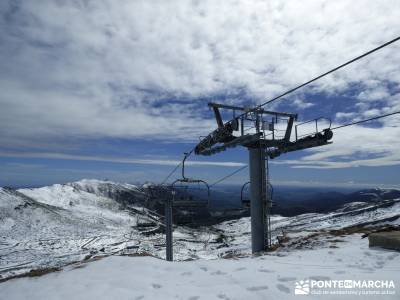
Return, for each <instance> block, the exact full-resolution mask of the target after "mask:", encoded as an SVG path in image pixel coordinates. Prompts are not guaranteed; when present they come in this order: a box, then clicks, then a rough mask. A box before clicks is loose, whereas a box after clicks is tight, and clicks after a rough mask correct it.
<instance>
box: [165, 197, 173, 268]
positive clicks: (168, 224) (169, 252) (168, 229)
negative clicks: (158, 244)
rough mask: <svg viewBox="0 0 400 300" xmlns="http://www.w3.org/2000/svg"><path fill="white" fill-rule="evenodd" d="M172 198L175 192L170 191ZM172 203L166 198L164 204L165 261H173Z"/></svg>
mask: <svg viewBox="0 0 400 300" xmlns="http://www.w3.org/2000/svg"><path fill="white" fill-rule="evenodd" d="M172 193H173V197H174V196H175V195H174V193H175V191H172ZM172 202H173V200H172V199H170V198H169V197H167V200H166V202H165V240H166V241H165V247H166V259H167V261H173V249H172V247H173V245H172V230H173V229H172Z"/></svg>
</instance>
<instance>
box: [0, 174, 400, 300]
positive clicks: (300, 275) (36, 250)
mask: <svg viewBox="0 0 400 300" xmlns="http://www.w3.org/2000/svg"><path fill="white" fill-rule="evenodd" d="M125 198H128V199H138V203H137V204H135V203H130V204H129V205H126V203H125V202H124V199H125ZM145 198H146V196H145V195H144V194H143V192H142V191H141V190H140V189H139V188H137V187H136V186H133V185H128V184H117V183H112V182H104V181H97V180H83V181H79V182H75V183H69V184H63V185H53V186H49V187H43V188H38V189H21V190H17V191H15V190H11V189H6V188H0V280H5V279H9V278H11V277H15V276H19V275H24V274H25V275H26V274H28V272H30V271H31V270H45V271H46V270H49V269H53V268H58V269H60V268H64V269H63V271H62V272H56V273H52V274H48V275H45V276H42V277H39V278H29V277H27V278H21V279H11V280H9V281H5V282H3V283H0V299H28V298H29V299H57V297H58V298H60V299H61V298H62V299H68V298H70V299H91V298H98V299H115V298H121V299H155V298H156V299H161V298H162V299H169V298H178V299H213V298H216V299H244V298H248V299H276V298H278V297H282V298H283V299H287V298H290V297H291V296H293V297H294V294H293V291H294V282H295V281H297V280H302V279H307V278H309V279H310V278H311V279H312V278H320V279H328V278H329V279H332V280H337V279H358V280H361V279H371V280H372V279H382V280H384V279H391V280H395V282H396V284H397V285H396V288H398V287H399V286H400V277H399V274H400V266H399V263H400V256H399V253H398V252H392V251H386V250H382V249H369V248H368V245H367V239H361V238H360V235H359V234H352V235H349V234H350V233H352V232H354V231H351V230H349V229H350V228H354V227H357V228H375V227H377V228H379V227H380V226H383V225H400V199H391V200H381V201H379V202H377V203H366V202H354V203H348V204H346V205H344V206H343V208H342V209H339V210H337V211H333V212H331V213H328V214H316V213H310V214H303V215H299V216H295V217H282V216H272V217H271V225H272V239H273V241H274V242H276V241H277V237H278V236H281V237H284V242H283V244H282V245H281V247H280V248H279V249H277V250H276V251H273V252H269V253H265V254H264V255H262V256H259V257H253V256H252V255H251V245H250V220H249V218H241V219H238V220H232V221H227V222H223V223H220V224H218V225H214V226H204V227H199V228H189V227H184V226H176V227H175V229H174V259H175V260H177V261H176V262H174V263H168V262H165V261H163V260H162V258H164V257H165V244H164V243H165V236H164V234H163V233H162V232H160V231H159V230H158V231H155V232H153V233H149V231H152V230H153V229H159V228H160V225H162V222H161V221H162V220H161V219H160V216H158V215H157V214H155V213H154V212H152V211H150V210H148V209H146V208H143V207H142V206H141V205H140V203H139V202H140V201H144V200H145ZM143 223H145V224H147V225H148V224H150V227H140V226H138V224H143ZM332 230H342V231H343V232H339V233H338V232H336V233H334V232H332ZM355 232H357V231H355ZM127 255H130V256H127ZM132 255H134V256H135V257H132ZM138 255H149V256H140V257H138ZM100 257H106V258H102V259H100V260H98V261H94V262H90V263H89V262H88V260H90V261H92V260H93V259H96V258H100ZM82 263H83V264H82ZM399 293H400V292H399V291H397V296H398V297H399V296H400V294H399ZM176 295H177V297H175V296H176ZM142 296H143V297H142ZM392 296H393V295H386V296H383V295H380V297H379V298H378V299H399V298H392ZM196 297H199V298H196ZM332 297H333V296H332ZM332 297H331V298H332ZM387 297H388V298H387ZM324 298H325V299H329V296H326V295H324ZM333 299H337V298H335V297H333ZM371 299H373V298H371Z"/></svg>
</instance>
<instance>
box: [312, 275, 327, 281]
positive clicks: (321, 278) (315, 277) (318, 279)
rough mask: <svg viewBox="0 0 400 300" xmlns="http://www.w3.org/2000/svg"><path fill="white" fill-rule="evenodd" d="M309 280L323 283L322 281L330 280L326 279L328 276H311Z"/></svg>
mask: <svg viewBox="0 0 400 300" xmlns="http://www.w3.org/2000/svg"><path fill="white" fill-rule="evenodd" d="M310 279H312V280H317V281H320V280H322V281H324V280H331V278H330V277H328V276H319V275H317V276H311V277H310Z"/></svg>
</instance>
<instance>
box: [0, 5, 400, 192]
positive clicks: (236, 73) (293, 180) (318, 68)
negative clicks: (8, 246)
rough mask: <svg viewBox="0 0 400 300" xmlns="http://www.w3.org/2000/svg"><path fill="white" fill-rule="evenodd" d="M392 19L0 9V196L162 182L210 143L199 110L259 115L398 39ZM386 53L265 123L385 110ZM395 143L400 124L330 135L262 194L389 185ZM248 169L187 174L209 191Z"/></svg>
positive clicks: (324, 10)
mask: <svg viewBox="0 0 400 300" xmlns="http://www.w3.org/2000/svg"><path fill="white" fill-rule="evenodd" d="M399 15H400V2H399V1H397V0H392V1H387V0H382V1H374V0H355V1H347V0H337V1H311V0H310V1H307V0H306V1H301V2H300V1H284V0H279V1H278V0H277V1H275V0H274V1H258V0H235V1H233V0H226V1H212V0H209V1H207V0H205V1H183V0H182V1H178V0H176V1H175V0H170V1H161V0H154V1H139V0H137V1H122V0H119V1H115V0H114V1H111V0H109V1H107V0H103V1H90V0H85V1H83V0H82V1H78V0H75V1H73V0H71V1H56V0H54V1H51V0H43V1H6V0H4V1H1V2H0V70H1V71H0V90H1V93H0V107H1V108H0V186H40V185H47V184H52V183H62V182H68V181H74V180H80V179H83V178H97V179H109V180H113V181H121V182H145V181H152V182H161V181H162V180H163V179H164V178H165V177H166V176H167V175H168V173H169V172H170V171H171V170H172V169H173V168H174V166H175V165H176V164H177V163H178V162H179V161H180V160H181V159H182V156H183V152H185V151H188V150H190V149H192V148H193V146H194V145H195V144H196V143H197V142H198V141H199V137H200V136H204V135H207V134H208V133H209V132H210V131H212V130H213V129H215V127H216V123H215V120H214V119H213V114H212V112H211V111H210V110H209V109H208V107H207V103H208V102H210V101H213V102H221V103H226V104H233V105H246V106H251V105H257V104H259V103H262V102H264V101H266V100H268V99H270V98H272V97H274V96H276V95H278V94H280V93H282V92H284V91H286V90H287V89H290V88H292V87H294V86H296V85H298V84H300V83H303V82H305V81H307V80H309V79H311V78H313V77H315V76H317V75H319V74H320V73H323V72H325V71H327V70H329V69H331V68H333V67H335V66H337V65H339V64H341V63H343V62H345V61H347V60H349V59H352V58H354V57H356V56H358V55H360V54H362V53H364V52H366V51H368V50H370V49H372V48H374V47H377V46H378V45H380V44H383V43H385V42H387V41H389V40H392V39H393V38H395V37H398V36H400V30H399V28H400V26H399V25H400V19H399V17H398V16H399ZM399 50H400V42H398V43H395V44H392V45H390V46H388V47H386V48H384V49H383V50H380V51H379V52H376V53H374V54H372V55H370V56H368V57H366V58H364V59H362V60H360V61H358V62H356V63H354V64H352V65H350V66H348V67H346V68H345V69H342V70H340V71H338V72H335V73H334V74H332V75H329V76H327V77H325V78H323V79H321V80H319V81H317V82H315V83H313V84H312V85H310V86H308V87H306V88H304V89H301V90H299V91H297V92H295V93H292V94H290V95H289V96H287V97H284V98H282V99H280V100H279V101H276V102H274V104H273V105H269V106H268V107H267V108H268V109H270V110H279V111H286V112H295V113H298V115H299V122H300V121H304V120H308V119H313V118H317V117H321V116H323V117H327V118H330V119H331V120H332V123H333V126H337V125H340V124H344V123H347V122H351V121H356V120H361V119H365V118H369V117H373V116H376V115H379V114H386V113H390V112H394V111H398V110H400V72H399V63H400V51H399ZM399 137H400V117H399V115H397V116H393V117H389V118H385V119H381V120H379V121H374V122H371V123H364V124H363V125H359V126H351V127H347V128H343V129H341V130H337V131H335V132H334V137H333V139H332V141H333V143H332V144H331V145H328V146H324V147H319V148H313V149H308V150H304V151H300V152H296V153H290V154H285V155H282V156H280V157H279V158H277V159H274V160H272V161H271V162H270V175H271V179H272V182H273V183H276V184H291V185H304V186H315V185H316V186H321V185H322V186H324V185H344V186H346V185H360V186H396V187H397V186H400V179H399V178H400V176H399V175H398V174H400V172H399V171H400V138H399ZM247 160H248V153H247V150H246V149H245V148H235V149H233V150H229V151H226V152H223V153H221V154H218V155H215V156H212V157H199V156H191V157H190V160H189V162H188V168H187V174H188V176H191V177H194V178H201V179H205V180H207V181H208V182H210V183H212V182H213V181H215V180H217V179H219V178H220V177H221V176H224V175H226V174H229V173H230V172H233V171H234V170H235V169H237V168H239V167H241V166H244V165H246V164H247ZM178 176H179V172H176V174H174V176H172V177H171V180H172V179H173V178H176V177H178ZM247 180H248V171H247V170H244V171H243V172H241V173H239V174H237V175H236V176H233V177H231V178H230V179H229V180H228V181H227V182H226V183H235V184H240V183H244V182H246V181H247Z"/></svg>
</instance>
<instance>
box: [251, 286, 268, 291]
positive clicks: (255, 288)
mask: <svg viewBox="0 0 400 300" xmlns="http://www.w3.org/2000/svg"><path fill="white" fill-rule="evenodd" d="M267 289H268V286H267V285H260V286H251V287H248V288H246V290H248V291H250V292H258V291H262V290H267Z"/></svg>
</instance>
